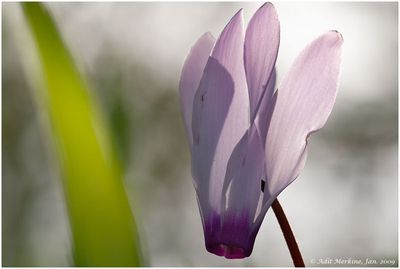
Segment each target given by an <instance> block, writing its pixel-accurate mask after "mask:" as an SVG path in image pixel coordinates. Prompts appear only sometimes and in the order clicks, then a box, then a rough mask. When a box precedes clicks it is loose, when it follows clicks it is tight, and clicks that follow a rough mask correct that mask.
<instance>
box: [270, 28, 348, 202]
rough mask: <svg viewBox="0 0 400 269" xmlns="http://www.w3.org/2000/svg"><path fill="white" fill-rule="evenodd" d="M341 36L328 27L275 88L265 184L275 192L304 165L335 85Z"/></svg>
mask: <svg viewBox="0 0 400 269" xmlns="http://www.w3.org/2000/svg"><path fill="white" fill-rule="evenodd" d="M342 43H343V39H342V36H341V35H340V34H339V33H338V32H336V31H330V32H328V33H326V34H324V35H322V36H320V37H319V38H317V39H316V40H315V41H313V42H312V43H311V44H310V45H308V46H307V47H306V48H305V49H304V50H303V51H302V52H301V54H300V55H299V56H298V58H297V59H296V61H295V62H294V64H293V66H292V67H291V69H290V71H289V73H288V74H287V76H286V77H285V78H284V80H283V82H282V85H281V87H280V89H279V91H278V98H277V102H276V105H275V109H274V112H273V115H272V119H271V123H270V126H269V130H268V134H267V140H266V146H265V150H266V171H267V184H268V188H269V190H270V192H271V193H272V196H274V195H278V194H279V193H280V192H281V191H282V190H283V189H284V188H285V187H286V186H287V185H289V184H290V183H291V182H292V181H293V180H294V179H295V178H296V177H297V176H298V174H299V172H300V170H301V169H302V168H303V166H304V163H305V158H306V152H307V140H308V137H309V136H310V135H311V134H312V133H313V132H316V131H318V130H319V129H320V128H322V127H323V126H324V124H325V122H326V121H327V119H328V116H329V114H330V113H331V110H332V107H333V104H334V102H335V98H336V93H337V89H338V77H339V71H340V61H341V60H340V58H341V48H342Z"/></svg>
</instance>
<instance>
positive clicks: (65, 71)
mask: <svg viewBox="0 0 400 269" xmlns="http://www.w3.org/2000/svg"><path fill="white" fill-rule="evenodd" d="M23 10H24V13H25V15H26V18H27V20H28V24H29V26H30V29H31V32H32V34H33V39H34V41H35V44H36V47H37V52H38V55H39V58H40V62H41V68H42V73H43V76H44V78H43V79H44V85H45V87H44V88H43V89H41V92H40V94H39V95H40V96H41V97H42V98H43V99H45V100H44V101H45V102H44V104H45V105H46V107H45V110H46V111H47V113H48V115H49V118H50V122H51V128H52V137H53V138H54V140H55V144H56V152H57V154H58V157H59V160H60V165H61V169H62V175H63V186H64V193H65V197H66V201H67V207H68V212H69V218H70V223H71V229H72V234H73V241H74V259H75V263H76V265H77V266H139V265H141V259H142V257H141V252H140V247H139V238H138V232H137V228H136V224H135V221H134V218H133V215H132V213H131V209H130V206H129V202H128V199H127V195H126V193H125V189H124V186H123V182H122V173H121V167H120V164H119V162H118V158H117V157H116V154H115V150H114V148H113V146H112V142H111V134H110V130H109V129H108V128H107V126H106V125H105V123H104V120H103V118H101V117H100V114H99V113H98V111H97V110H96V106H95V102H94V100H93V98H91V97H90V95H89V91H88V87H87V85H86V84H85V82H84V80H83V79H82V77H81V76H80V74H79V72H78V70H77V68H76V66H75V64H74V61H73V59H72V57H71V55H70V54H69V52H68V50H67V48H66V46H65V45H64V43H63V41H62V38H61V37H60V34H59V32H58V31H57V28H56V26H55V24H54V22H53V20H52V18H51V16H50V15H49V13H48V11H47V10H46V8H45V7H44V6H43V5H42V4H40V3H35V2H29V3H23Z"/></svg>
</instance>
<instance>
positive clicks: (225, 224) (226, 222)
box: [204, 213, 258, 259]
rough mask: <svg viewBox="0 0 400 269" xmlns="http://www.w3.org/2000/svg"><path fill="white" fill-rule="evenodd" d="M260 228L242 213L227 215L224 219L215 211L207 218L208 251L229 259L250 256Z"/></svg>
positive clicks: (205, 229)
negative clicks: (256, 227) (255, 226)
mask: <svg viewBox="0 0 400 269" xmlns="http://www.w3.org/2000/svg"><path fill="white" fill-rule="evenodd" d="M257 232H258V229H254V227H253V225H252V221H250V220H249V218H248V217H247V216H246V215H244V214H242V215H233V216H232V215H227V214H226V215H225V216H224V218H223V219H222V218H221V217H220V216H219V215H217V214H215V213H213V214H211V216H210V217H209V218H207V219H206V220H205V227H204V236H205V241H206V248H207V251H209V252H211V253H213V254H215V255H218V256H224V257H225V258H227V259H242V258H246V257H248V256H250V254H251V252H252V251H253V246H254V240H255V237H256V235H257Z"/></svg>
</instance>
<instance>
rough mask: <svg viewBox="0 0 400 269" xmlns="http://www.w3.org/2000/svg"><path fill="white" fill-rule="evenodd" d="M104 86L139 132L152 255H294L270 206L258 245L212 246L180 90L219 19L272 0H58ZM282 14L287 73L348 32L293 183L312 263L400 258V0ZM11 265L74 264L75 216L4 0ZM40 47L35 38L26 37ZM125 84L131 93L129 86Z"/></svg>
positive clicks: (283, 9) (171, 260)
mask: <svg viewBox="0 0 400 269" xmlns="http://www.w3.org/2000/svg"><path fill="white" fill-rule="evenodd" d="M46 5H47V6H48V7H49V8H50V10H51V12H52V14H53V15H54V17H55V19H56V22H57V23H58V25H59V28H60V31H61V33H62V35H63V37H64V39H65V41H66V43H67V44H68V46H69V47H70V49H71V50H72V53H73V55H74V57H75V58H76V59H77V61H78V62H79V64H80V68H81V70H82V72H84V73H85V74H86V76H87V77H88V80H89V82H90V84H91V85H92V86H93V87H92V88H93V89H94V90H96V91H98V96H99V99H100V101H101V104H102V105H103V106H104V111H106V112H107V111H108V109H109V107H110V106H112V105H113V104H110V102H109V100H110V99H112V100H114V99H113V98H110V96H111V97H113V96H118V97H119V99H118V98H117V99H116V100H119V101H118V105H119V106H121V107H122V108H123V111H124V113H125V114H124V115H125V124H126V126H127V131H126V132H127V133H128V137H129V139H128V141H126V142H125V143H126V144H125V146H126V148H127V153H126V154H127V156H129V157H128V158H127V164H126V185H127V187H128V191H129V194H130V198H131V199H132V202H133V203H134V204H135V213H136V214H137V215H138V218H139V223H140V225H141V230H142V240H143V245H144V249H145V251H146V255H147V257H148V261H149V265H151V266H291V265H292V263H291V259H290V256H289V252H288V249H287V247H286V245H285V241H284V239H283V236H282V234H281V231H280V229H279V226H278V224H277V221H276V219H275V216H274V215H273V212H272V211H269V212H268V213H267V215H266V217H265V220H264V223H263V225H262V227H261V229H260V232H259V234H258V236H257V239H256V243H255V247H254V251H253V254H252V256H251V257H250V258H247V259H244V260H235V261H233V260H226V259H224V258H220V257H217V256H214V255H212V254H209V253H208V252H207V251H206V250H205V247H204V239H203V232H202V228H201V221H200V216H199V213H198V209H197V204H196V199H195V193H194V190H193V187H192V183H191V177H190V161H189V158H190V156H189V149H188V146H187V143H186V138H185V134H184V128H183V122H182V119H181V115H180V108H179V102H178V82H179V77H180V70H181V68H182V65H183V62H184V60H185V57H186V55H187V53H188V52H189V50H190V47H191V46H192V45H193V44H194V42H195V41H196V40H197V38H198V37H199V36H200V35H202V34H203V33H204V32H206V31H210V32H211V33H212V34H213V35H214V36H215V37H217V36H218V35H219V33H220V31H221V30H222V29H223V27H224V26H225V24H226V23H227V22H228V21H229V19H230V18H231V16H233V14H235V13H236V12H237V10H238V9H239V8H244V16H245V20H246V24H247V22H248V21H249V19H250V18H251V16H252V14H253V13H254V12H255V11H256V9H257V8H258V7H260V6H261V5H262V2H249V3H241V2H234V3H228V2H224V3H218V2H212V3H205V2H203V3H195V2H191V3H184V2H182V3H156V2H153V3H126V2H123V3H48V4H46ZM274 5H275V7H276V10H277V12H278V15H279V19H280V22H281V46H280V50H279V56H278V60H277V72H278V80H277V85H279V82H280V81H281V79H282V76H283V75H284V73H285V72H286V71H287V70H288V68H289V66H290V64H291V63H292V62H293V60H294V58H295V57H296V55H297V54H298V53H299V52H300V50H301V49H302V48H303V47H304V46H305V45H306V44H307V43H309V42H311V41H312V40H313V39H314V38H316V37H318V36H319V35H321V34H323V33H324V32H326V31H328V30H332V29H335V30H338V31H339V32H341V33H342V35H343V37H344V47H343V63H342V74H341V81H340V88H339V94H338V97H337V101H336V104H335V107H334V110H333V113H332V114H331V117H330V119H329V121H328V123H327V125H326V127H325V128H324V129H323V130H322V131H321V132H319V133H317V134H315V135H314V136H313V138H311V140H310V148H309V155H308V161H307V164H306V167H305V169H304V170H303V172H302V173H301V175H300V177H299V178H298V179H297V180H296V181H295V182H294V183H293V184H292V185H290V186H289V187H288V188H287V189H286V190H285V191H284V192H283V193H282V194H281V195H280V197H279V198H280V201H281V204H282V206H283V207H284V209H285V212H286V214H287V217H288V219H289V221H290V223H291V225H292V229H293V231H294V233H295V235H296V237H297V240H298V243H299V246H300V249H301V250H302V253H303V257H304V259H305V262H306V264H307V265H309V266H312V265H313V264H312V260H313V259H316V260H318V259H325V258H332V259H336V258H343V259H347V258H353V259H362V260H365V259H366V258H369V259H377V261H378V262H379V261H380V260H381V259H392V260H395V261H396V265H397V260H398V170H397V169H398V157H397V154H398V149H397V146H398V140H397V137H398V136H397V130H398V123H397V122H398V121H397V119H398V117H397V113H398V4H397V3H394V2H393V3H383V2H381V3H374V2H368V3H362V2H358V3H346V2H337V3H330V2H326V3H322V2H309V3H299V2H296V3H294V2H277V3H275V2H274ZM2 7H3V10H2V15H3V28H2V37H3V45H2V53H3V63H2V67H3V71H2V74H3V84H2V87H3V93H2V94H3V231H2V232H3V233H2V234H3V245H2V248H3V253H2V254H3V256H2V257H3V265H4V266H27V265H28V266H68V265H71V261H72V256H71V242H70V236H69V233H70V232H69V226H68V219H67V215H66V211H65V206H64V203H63V196H62V190H61V187H60V184H59V178H58V175H57V170H55V169H56V168H55V167H53V166H52V165H51V163H52V162H53V161H52V160H51V158H52V153H51V150H52V148H51V146H50V145H48V139H47V138H46V136H47V134H46V133H45V132H44V131H43V130H42V129H41V126H40V124H39V123H38V121H39V119H38V117H37V112H36V108H35V104H34V99H33V97H32V96H31V91H29V87H28V85H27V83H26V81H25V78H24V76H23V73H22V68H21V62H23V61H24V59H23V58H21V56H20V55H19V54H18V51H17V50H16V48H15V47H16V44H15V42H16V41H15V40H18V35H21V34H22V31H19V30H18V29H20V28H19V27H21V12H20V8H19V5H18V4H15V3H3V4H2ZM27 49H28V48H27ZM121 97H122V98H121Z"/></svg>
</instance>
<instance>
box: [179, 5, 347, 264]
mask: <svg viewBox="0 0 400 269" xmlns="http://www.w3.org/2000/svg"><path fill="white" fill-rule="evenodd" d="M279 32H280V30H279V20H278V16H277V14H276V11H275V9H274V7H273V5H272V4H270V3H266V4H264V5H263V6H262V7H261V8H259V9H258V10H257V12H256V13H255V14H254V16H253V17H252V19H251V20H250V22H249V24H248V27H247V29H246V31H244V26H243V16H242V10H240V11H239V12H238V13H236V14H235V15H234V16H233V18H232V19H231V20H230V22H229V23H228V24H227V26H226V27H225V29H224V30H223V31H222V33H221V34H220V36H219V37H218V39H217V40H215V39H214V38H213V37H212V35H211V34H209V33H206V34H204V35H203V36H202V37H200V39H199V40H198V41H197V42H196V44H195V45H194V46H193V48H192V50H191V51H190V54H189V56H188V57H187V59H186V62H185V64H184V67H183V70H182V76H181V81H180V97H181V105H182V111H183V116H184V121H185V125H186V130H187V135H188V140H189V144H190V147H191V156H192V177H193V180H194V185H195V189H196V194H197V201H198V205H199V209H200V214H201V219H202V223H203V229H204V236H205V243H206V248H207V250H208V251H209V252H212V253H214V254H216V255H220V256H225V257H226V258H244V257H247V256H249V255H250V254H251V252H252V249H253V245H254V240H255V237H256V235H257V233H258V230H259V228H260V225H261V223H262V220H263V218H264V216H265V214H266V212H267V210H268V208H269V207H270V206H271V204H272V202H273V201H274V199H275V198H276V197H277V196H278V195H279V194H280V193H281V192H282V190H283V189H285V188H286V187H287V186H288V185H289V184H290V183H291V182H292V181H293V180H294V179H295V178H296V177H297V176H298V175H299V172H300V170H301V169H302V168H303V166H304V163H305V160H306V155H307V143H308V138H309V136H310V135H311V134H312V133H314V132H316V131H318V130H319V129H320V128H322V127H323V125H324V124H325V122H326V120H327V119H328V116H329V114H330V112H331V110H332V107H333V104H334V101H335V97H336V93H337V87H338V76H339V68H340V55H341V45H342V43H343V39H342V36H341V35H340V34H339V33H338V32H336V31H329V32H327V33H325V34H324V35H322V36H320V37H318V38H317V39H316V40H314V41H313V42H312V43H311V44H309V45H308V46H307V47H306V48H305V49H304V50H303V51H302V52H301V53H300V55H299V56H298V57H297V59H296V60H295V62H294V64H293V65H292V67H291V68H290V70H289V72H288V73H287V74H286V76H285V77H284V79H283V81H282V83H281V85H280V87H279V91H278V90H276V91H275V78H276V75H275V62H276V57H277V54H278V48H279Z"/></svg>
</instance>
